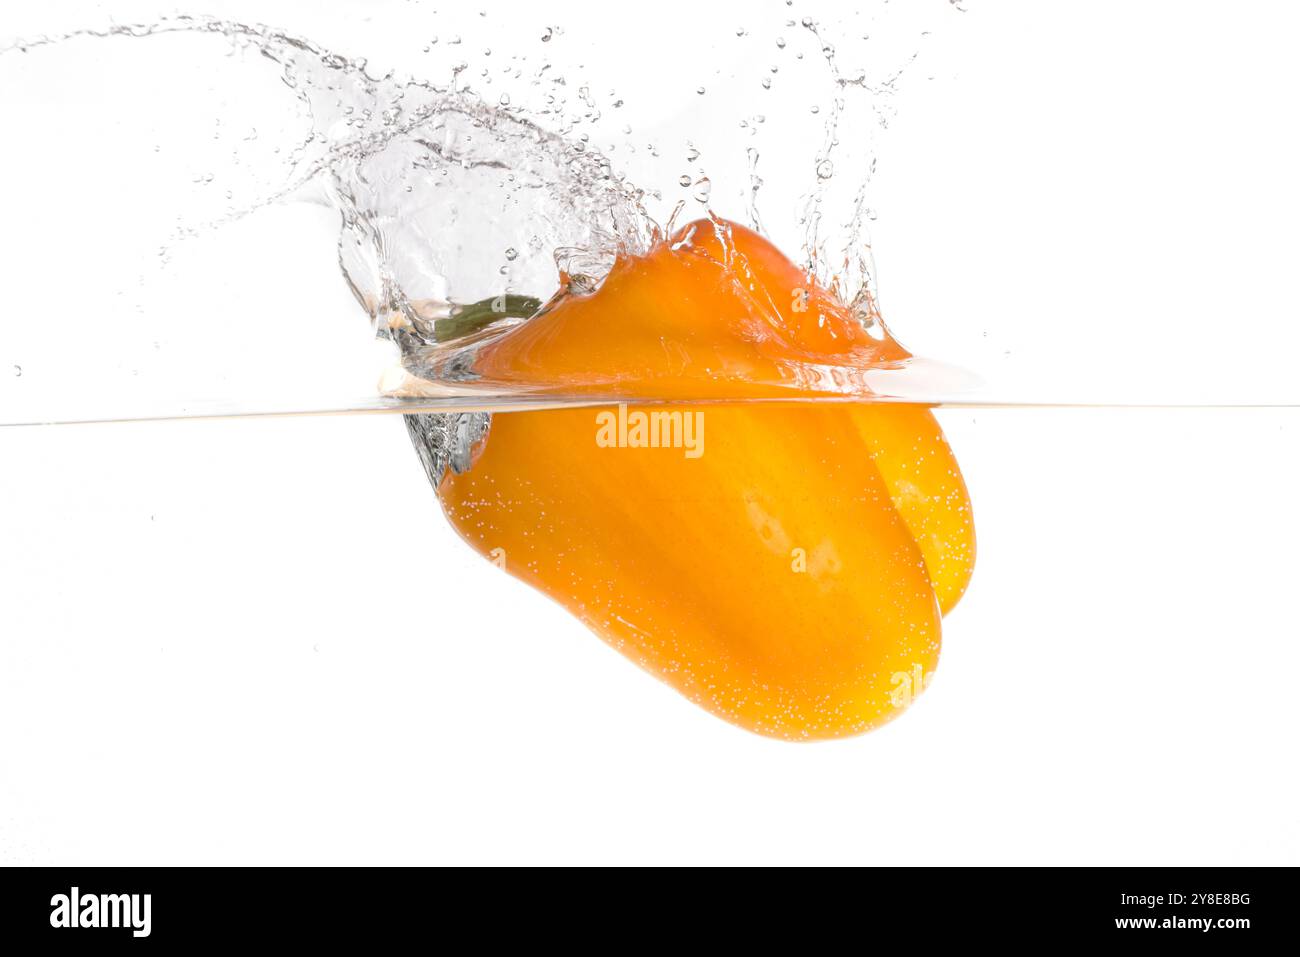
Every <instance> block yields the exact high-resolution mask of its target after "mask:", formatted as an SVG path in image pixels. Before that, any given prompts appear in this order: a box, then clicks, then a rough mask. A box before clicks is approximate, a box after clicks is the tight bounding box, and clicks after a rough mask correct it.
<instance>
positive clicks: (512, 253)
mask: <svg viewBox="0 0 1300 957" xmlns="http://www.w3.org/2000/svg"><path fill="white" fill-rule="evenodd" d="M518 257H519V250H517V249H515V248H514V247H513V246H511V247H510V248H509V249H507V250H506V259H509V260H510V261H511V262H514V261H515V260H516V259H517V258H518Z"/></svg>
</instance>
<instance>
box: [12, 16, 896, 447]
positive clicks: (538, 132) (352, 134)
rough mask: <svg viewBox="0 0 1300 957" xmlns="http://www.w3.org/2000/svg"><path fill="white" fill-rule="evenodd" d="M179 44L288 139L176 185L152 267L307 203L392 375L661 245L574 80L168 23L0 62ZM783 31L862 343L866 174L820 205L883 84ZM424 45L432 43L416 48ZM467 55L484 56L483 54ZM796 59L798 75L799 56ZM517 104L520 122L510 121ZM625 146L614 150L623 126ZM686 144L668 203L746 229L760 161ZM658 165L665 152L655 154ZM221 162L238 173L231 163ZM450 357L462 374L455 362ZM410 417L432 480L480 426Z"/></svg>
mask: <svg viewBox="0 0 1300 957" xmlns="http://www.w3.org/2000/svg"><path fill="white" fill-rule="evenodd" d="M760 25H761V23H756V24H755V25H754V27H753V28H750V29H741V30H739V31H737V32H736V37H737V38H739V40H740V41H741V42H754V41H755V40H756V38H757V37H758V36H759V35H760V34H761V31H760V30H759V29H758V27H759V26H760ZM562 33H563V31H562V30H561V29H560V28H559V27H557V26H549V27H546V28H545V31H544V32H543V33H542V34H541V36H540V38H539V39H540V41H541V42H543V43H547V44H551V41H552V40H553V39H554V38H556V37H559V36H561V35H562ZM176 34H201V35H207V36H210V37H212V38H213V39H214V41H220V42H224V43H225V44H228V45H229V47H230V48H231V49H233V50H235V51H242V52H244V53H249V52H251V53H253V54H255V55H256V59H258V60H259V62H266V61H269V62H270V63H272V64H274V65H275V68H276V70H277V71H278V74H279V79H280V80H281V82H282V83H283V86H284V87H285V88H287V89H288V90H289V91H291V93H292V96H293V100H294V102H295V104H296V107H297V117H296V120H297V122H286V123H285V125H284V127H283V128H282V129H279V130H274V131H271V130H266V129H262V130H258V129H251V130H248V131H247V132H245V133H243V135H242V136H240V137H239V138H238V145H237V149H238V150H247V149H249V148H250V145H249V144H254V143H255V144H256V145H257V146H258V151H257V156H256V158H255V160H245V161H244V169H245V170H246V175H245V177H244V178H243V179H242V180H239V181H237V182H234V183H230V182H229V180H231V176H230V175H229V170H219V171H218V172H217V173H214V171H213V170H200V171H197V172H196V175H195V176H194V177H193V183H194V186H195V191H196V196H202V197H203V201H202V202H197V201H196V203H195V208H194V210H193V211H191V213H190V214H189V215H185V214H183V215H182V216H181V217H180V218H178V221H177V227H176V230H175V233H174V235H172V236H170V237H166V241H165V243H164V244H163V245H162V246H161V247H160V249H159V256H160V259H162V260H163V261H164V262H165V261H166V259H167V258H168V257H169V255H170V253H171V247H172V246H173V245H174V244H175V243H178V242H184V241H185V239H186V238H188V237H192V236H195V235H199V234H201V233H203V232H205V231H207V230H211V229H215V228H219V227H220V226H222V225H225V224H227V223H231V222H234V221H237V220H241V219H244V218H246V217H248V216H249V215H251V214H253V213H255V212H257V211H258V210H261V209H264V208H266V207H268V206H271V205H274V204H279V203H283V202H286V201H291V200H304V199H305V200H308V201H312V202H319V203H326V204H328V205H329V206H330V207H331V208H333V209H334V210H335V211H336V212H337V214H338V218H339V224H340V228H339V234H338V241H337V255H338V263H339V266H340V269H341V272H342V275H343V278H344V280H345V282H346V283H347V285H348V287H349V288H350V289H351V291H352V293H353V294H354V295H355V297H356V299H357V301H358V302H359V303H360V304H361V306H362V307H363V309H364V310H365V312H366V314H367V315H368V316H369V317H370V319H371V321H372V323H373V325H374V329H375V332H376V334H377V335H378V336H380V337H381V338H385V339H389V340H391V341H393V342H394V343H396V345H397V347H398V351H399V354H400V356H401V357H402V363H403V373H404V374H405V375H406V376H407V377H412V376H413V377H416V378H419V377H421V376H427V375H428V374H429V370H431V369H434V368H436V369H437V370H438V372H439V374H440V375H442V376H444V377H449V378H455V377H456V375H457V370H464V369H466V368H467V367H468V356H469V355H470V353H467V352H462V351H461V350H464V349H465V348H466V347H467V346H472V345H473V343H474V342H475V341H477V339H478V337H481V336H483V335H485V334H491V333H492V332H494V331H499V330H501V329H503V328H508V327H510V326H511V325H513V324H517V323H519V322H523V321H526V320H527V318H528V317H529V316H530V315H531V314H532V312H533V311H534V310H535V309H536V308H537V307H538V305H539V304H540V303H542V302H544V301H546V300H547V299H549V298H550V297H551V295H552V294H553V293H554V292H555V290H556V287H557V283H559V284H561V285H567V286H568V287H569V288H570V289H572V290H574V291H577V292H587V291H591V290H593V289H595V288H596V287H597V286H598V285H599V283H600V282H601V280H602V278H603V277H604V275H605V274H606V273H607V272H608V271H609V269H610V268H611V266H612V264H613V262H614V259H615V257H616V256H618V255H619V254H620V253H625V252H627V253H638V252H642V251H644V250H645V249H647V248H648V247H649V246H650V244H651V243H652V242H653V241H654V240H655V239H656V238H657V237H659V236H662V235H663V231H662V230H661V228H660V227H659V225H658V224H657V222H656V221H655V218H654V216H653V215H652V214H651V213H650V212H649V211H648V209H647V206H648V205H651V204H652V203H653V202H655V201H658V200H660V199H661V198H662V197H663V195H664V192H665V190H663V189H662V188H655V187H656V186H657V185H658V184H655V183H652V184H651V185H650V186H649V187H648V188H642V187H639V186H637V185H636V184H634V183H632V182H631V181H629V180H628V179H627V178H626V176H625V175H624V174H623V173H621V172H620V171H619V169H617V168H616V167H615V164H614V163H613V162H612V161H611V160H610V158H609V154H607V153H604V152H602V151H601V150H599V149H596V148H595V147H594V146H593V134H594V133H595V131H596V130H598V129H600V128H601V125H600V121H601V118H602V106H601V105H600V103H598V101H597V96H596V94H594V93H593V91H592V89H591V86H590V84H589V83H582V84H574V85H573V87H572V88H570V89H569V92H568V93H567V94H566V93H564V92H559V93H557V92H556V91H557V90H559V91H563V89H564V88H565V87H566V86H567V84H566V82H565V80H564V78H563V77H559V76H556V75H555V71H554V70H553V69H552V67H551V65H550V64H549V63H545V64H543V65H542V66H541V67H540V68H539V69H537V70H535V71H534V72H532V73H531V75H528V76H523V75H522V74H521V73H520V71H519V70H518V69H516V70H515V73H514V74H513V76H514V78H515V80H516V81H517V82H518V83H520V84H524V85H525V86H531V87H534V88H536V87H539V86H544V89H545V91H549V92H544V93H543V94H542V95H541V96H540V98H539V97H538V96H532V97H528V96H524V95H522V93H521V91H518V90H512V91H508V92H504V93H500V94H499V95H496V96H494V97H493V102H489V101H488V100H487V99H486V98H485V97H484V96H483V95H481V94H480V93H479V92H477V91H476V90H475V89H474V88H473V84H472V83H471V82H470V81H469V67H468V64H467V63H466V62H465V61H459V62H453V63H452V64H451V73H450V78H449V80H448V81H447V82H443V83H437V82H432V81H428V80H424V79H417V78H412V77H405V76H398V75H395V74H393V73H387V74H383V75H375V74H374V73H372V71H371V68H370V65H369V63H368V61H367V60H366V59H363V58H359V57H348V56H344V55H341V54H339V53H336V52H333V51H330V50H327V49H325V48H323V47H321V46H319V45H317V44H315V43H313V42H312V41H310V40H308V39H306V38H303V37H300V36H295V35H293V34H291V33H287V32H284V31H280V30H275V29H272V28H270V27H266V26H262V25H249V24H244V23H238V22H233V21H228V20H220V19H215V18H207V17H196V16H185V15H181V16H176V17H172V18H168V19H164V20H159V21H157V22H154V23H139V24H118V25H113V26H109V27H106V28H104V29H83V30H75V31H70V32H65V33H61V34H56V35H50V36H43V37H36V38H29V39H25V40H20V41H18V42H16V43H14V44H12V45H11V46H10V47H8V48H6V49H4V50H0V56H2V55H4V54H11V53H14V52H18V53H35V52H37V51H39V50H41V48H44V47H52V46H56V45H61V44H67V43H70V42H73V41H77V40H92V39H94V40H98V39H121V40H124V41H130V42H135V41H142V40H145V39H147V38H150V37H158V36H163V35H176ZM791 34H797V35H799V36H802V37H811V38H812V40H813V41H814V43H815V45H816V46H817V47H819V48H821V49H822V50H823V53H824V57H825V61H826V64H827V67H828V68H829V72H830V77H831V80H832V83H831V84H830V85H829V86H828V87H827V89H828V90H829V91H830V92H829V102H828V103H827V104H826V105H827V108H828V114H829V118H828V119H827V121H826V125H825V130H824V138H823V141H822V143H821V145H820V146H819V147H818V150H817V155H816V157H815V163H814V166H813V172H814V175H813V176H812V177H810V182H811V185H810V188H809V189H808V191H807V192H806V193H804V194H803V200H802V210H801V213H800V215H799V221H800V222H801V223H802V226H803V229H804V241H803V257H804V259H805V260H806V262H807V264H808V265H809V267H810V268H811V269H812V270H813V272H814V273H815V274H816V275H817V277H818V278H819V280H821V281H822V282H823V284H825V285H827V286H829V287H830V288H833V289H834V290H836V291H837V292H838V293H839V294H840V295H841V297H842V298H843V299H844V300H845V301H846V302H848V303H851V304H852V305H853V308H854V310H855V311H856V313H857V314H858V315H859V316H860V317H861V318H862V320H863V322H864V324H866V325H868V327H871V326H873V325H874V326H877V327H878V326H879V320H880V316H879V310H878V308H877V305H876V303H877V302H878V298H877V296H876V293H875V285H874V270H873V269H872V267H871V263H870V244H869V242H867V241H866V221H867V216H866V210H867V202H866V197H867V186H868V183H869V180H870V175H871V172H872V171H873V170H874V161H872V163H871V164H870V165H869V166H867V167H866V168H865V173H864V175H863V176H862V177H861V181H860V182H859V183H858V184H857V186H856V194H855V196H854V198H853V200H852V202H851V203H848V204H842V203H841V202H840V200H839V198H838V197H837V194H836V193H835V192H834V190H835V189H836V188H841V187H842V184H843V183H844V182H845V177H844V176H843V175H841V174H838V173H837V172H836V170H837V169H839V168H841V167H842V166H844V165H848V164H846V163H845V162H844V160H843V159H842V157H845V158H848V159H852V158H853V157H855V156H860V155H861V152H860V150H859V152H858V153H854V152H853V150H854V149H857V148H858V147H859V146H860V144H858V143H856V142H853V143H845V142H843V140H844V139H845V138H846V137H845V133H844V130H845V126H846V123H845V118H846V116H850V115H856V114H853V113H852V110H851V109H850V108H849V105H848V102H847V100H846V95H847V94H846V91H850V92H854V93H861V94H863V95H864V96H863V98H864V99H865V100H866V101H867V102H868V104H869V106H870V109H871V110H873V111H876V119H877V122H878V123H883V122H885V120H884V119H883V117H884V116H885V113H883V112H880V108H879V106H878V105H877V103H876V100H878V99H879V98H881V97H883V96H887V95H888V93H889V92H890V89H891V85H892V82H893V81H892V79H889V78H886V80H885V81H884V82H883V83H880V84H871V83H868V81H867V80H866V76H867V73H866V72H865V71H862V72H854V73H851V72H848V71H845V70H842V69H841V67H840V64H839V61H838V60H837V58H836V54H835V52H834V50H833V49H832V48H831V47H830V46H829V44H826V43H825V42H824V40H823V31H822V28H821V27H820V26H819V25H818V23H817V22H815V21H813V20H811V19H805V20H803V21H802V25H801V26H797V25H795V24H794V21H788V22H787V23H786V25H785V26H784V27H782V28H781V36H779V37H777V38H776V40H775V41H774V43H773V46H774V47H775V48H776V49H777V50H778V51H779V52H780V53H781V54H782V55H785V56H789V55H791V54H792V53H794V51H795V48H796V47H797V46H800V44H797V43H795V42H794V38H793V36H790V35H791ZM787 36H790V39H789V40H787ZM436 42H438V41H436V40H434V39H431V40H430V42H429V46H430V47H432V46H433V44H434V43H436ZM442 45H443V46H444V47H449V48H450V47H457V48H459V47H460V46H461V44H460V37H458V36H453V37H450V38H447V39H445V41H444V42H443V44H442ZM803 46H806V44H803ZM483 55H484V56H485V57H487V56H491V51H490V50H484V51H483ZM794 55H796V56H797V57H798V58H799V59H802V58H803V53H802V52H798V53H795V54H794ZM497 59H498V60H500V59H501V57H499V56H498V57H497ZM757 69H759V70H761V72H762V74H763V80H764V81H765V82H764V84H763V86H764V87H770V86H771V82H770V81H771V78H772V77H773V76H775V75H776V74H777V70H778V68H777V66H776V65H771V66H770V67H769V66H768V65H766V64H760V66H759V67H757ZM548 71H550V72H549V73H548ZM485 72H486V71H485ZM489 82H490V81H489ZM512 92H514V93H516V95H515V96H512V95H511V94H512ZM690 92H691V93H692V94H694V95H691V96H690V99H692V100H697V99H700V98H703V100H702V102H704V103H706V104H711V102H712V101H713V100H714V96H713V95H712V94H713V84H712V83H701V84H699V85H698V86H695V87H693V88H692V89H691V90H690ZM706 92H707V93H709V94H710V95H708V96H706V95H705V94H706ZM610 96H611V99H610V102H609V103H608V104H606V105H605V106H604V109H607V110H611V111H612V110H618V109H620V108H621V107H622V106H623V101H622V99H618V98H616V97H614V93H613V91H610ZM524 102H529V103H530V106H529V107H527V108H526V107H525V106H523V105H515V104H523V103H524ZM602 102H603V100H602ZM575 107H576V108H575ZM288 112H289V111H286V113H288ZM765 119H766V117H765V116H764V115H763V114H761V113H753V112H747V114H746V116H745V118H744V119H743V120H741V125H742V127H744V128H746V130H747V131H748V132H749V133H750V135H752V136H757V135H758V134H759V131H760V130H761V129H762V128H763V125H764V121H765ZM774 125H776V124H768V125H767V129H768V130H770V129H771V128H772V127H773V126H774ZM623 129H624V130H625V132H627V133H629V134H630V133H631V129H632V128H631V126H630V125H625V126H624V127H623ZM223 135H224V136H225V137H226V138H227V139H232V138H233V135H232V133H231V132H230V131H229V130H225V131H223V130H221V129H218V130H217V131H216V132H215V137H214V138H217V139H220V138H222V136H223ZM685 146H686V152H685V156H686V159H687V164H688V166H689V167H690V170H691V172H690V173H689V175H685V174H683V175H682V176H681V177H680V179H681V183H680V186H681V188H682V189H683V190H685V191H686V193H687V195H688V196H689V197H690V198H691V199H693V201H694V202H696V203H699V204H701V206H703V207H704V208H705V210H706V211H708V210H709V207H710V206H711V204H713V203H715V202H718V200H719V198H720V197H722V196H724V195H727V194H723V193H722V192H721V191H720V187H723V188H727V189H729V188H730V187H731V186H732V185H739V186H741V188H742V192H741V196H742V197H743V201H744V206H743V208H744V211H745V214H746V218H747V219H748V222H749V223H750V225H752V226H755V227H756V228H759V229H760V230H761V229H762V228H763V225H764V223H763V217H761V216H760V213H759V199H760V190H761V189H764V188H765V183H764V179H763V178H762V177H760V176H759V173H758V164H759V157H760V155H765V153H766V150H767V147H765V148H764V154H760V150H759V148H758V147H757V146H756V145H746V147H745V149H744V156H743V157H742V159H743V162H744V173H743V176H737V177H735V179H736V180H737V182H736V183H735V184H733V183H732V182H729V181H725V182H724V180H723V179H721V178H720V176H719V173H718V172H712V173H710V174H706V173H705V171H704V169H703V163H702V162H700V158H701V154H702V151H701V149H700V148H699V147H697V146H696V145H695V143H693V142H692V141H689V140H688V141H686V143H685ZM646 152H647V154H648V155H649V156H650V157H654V158H657V157H658V156H659V155H660V151H659V150H658V149H657V148H656V145H655V144H653V143H651V144H647V150H646ZM663 153H664V155H665V156H667V155H669V151H668V150H664V151H663ZM676 155H678V156H681V155H683V154H682V153H677V154H676ZM232 156H234V154H233V153H232ZM709 158H710V166H711V168H715V169H716V167H717V166H718V165H721V164H722V160H723V157H721V156H718V155H717V150H716V148H714V153H713V154H711V155H710V157H709ZM238 162H240V160H239V159H238V158H237V157H236V158H235V159H233V160H232V164H231V165H232V166H233V165H234V164H235V163H238ZM250 170H251V171H250ZM223 186H224V189H222V187H223ZM217 191H220V194H222V195H224V197H225V200H226V203H225V207H224V208H223V209H220V210H219V211H218V212H216V214H215V215H214V214H212V213H211V211H212V209H213V208H214V205H213V204H214V202H216V204H217V205H218V206H219V205H220V202H219V199H218V200H216V201H214V200H212V199H210V198H209V197H212V196H214V195H217ZM832 204H835V208H836V210H837V213H838V212H840V211H841V209H847V210H848V211H849V218H848V219H847V220H841V221H840V226H842V227H843V228H842V229H839V230H838V231H837V230H836V229H832V228H829V227H828V226H827V223H826V218H827V217H826V212H825V211H826V210H827V208H828V207H830V206H831V205H832ZM782 219H783V220H784V217H782ZM458 356H463V359H462V360H461V361H458V358H457V357H458ZM435 360H436V361H435ZM387 381H388V383H389V385H390V386H392V387H393V389H394V390H395V391H398V392H400V391H401V390H402V388H403V387H404V384H405V385H409V383H410V379H409V378H405V379H404V378H402V377H401V376H397V377H392V376H390V377H389V378H388V380H387ZM420 418H421V419H426V420H427V421H424V422H423V423H414V424H412V433H413V436H414V437H415V438H416V440H417V446H419V447H421V449H422V455H424V452H425V450H428V451H429V455H430V456H432V458H431V459H426V465H427V466H429V465H431V464H432V466H434V467H435V470H436V466H438V465H439V464H453V465H454V464H457V463H458V459H457V457H456V455H455V454H454V448H455V444H456V443H455V441H453V439H454V438H455V437H456V436H462V437H463V436H465V435H468V434H471V433H475V432H476V430H478V429H479V428H480V426H481V427H485V424H484V423H481V422H479V421H478V420H473V421H472V422H469V424H467V422H466V421H460V420H451V421H444V420H443V419H442V417H420Z"/></svg>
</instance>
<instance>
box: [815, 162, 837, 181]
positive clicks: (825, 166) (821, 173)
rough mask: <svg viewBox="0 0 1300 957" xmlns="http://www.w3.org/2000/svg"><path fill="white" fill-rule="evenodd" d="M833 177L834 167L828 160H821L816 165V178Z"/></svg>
mask: <svg viewBox="0 0 1300 957" xmlns="http://www.w3.org/2000/svg"><path fill="white" fill-rule="evenodd" d="M834 175H835V166H834V164H832V163H831V161H830V160H822V161H821V162H820V163H818V164H817V178H818V179H830V178H831V177H832V176H834Z"/></svg>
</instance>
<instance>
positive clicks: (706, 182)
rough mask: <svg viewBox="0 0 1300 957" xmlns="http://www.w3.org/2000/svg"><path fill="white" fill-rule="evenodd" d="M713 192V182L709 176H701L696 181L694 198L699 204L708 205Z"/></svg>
mask: <svg viewBox="0 0 1300 957" xmlns="http://www.w3.org/2000/svg"><path fill="white" fill-rule="evenodd" d="M712 192H713V182H712V181H711V180H710V179H709V178H708V177H707V176H701V177H700V178H699V179H697V180H696V181H695V193H694V196H695V199H696V201H697V202H701V203H707V202H708V201H709V196H710V194H711V193H712Z"/></svg>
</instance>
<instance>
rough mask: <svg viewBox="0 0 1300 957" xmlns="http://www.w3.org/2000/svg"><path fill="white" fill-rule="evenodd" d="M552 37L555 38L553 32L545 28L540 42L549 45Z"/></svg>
mask: <svg viewBox="0 0 1300 957" xmlns="http://www.w3.org/2000/svg"><path fill="white" fill-rule="evenodd" d="M553 36H555V31H554V30H552V29H551V28H550V27H547V28H546V32H545V33H543V34H542V42H543V43H550V42H551V37H553Z"/></svg>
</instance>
